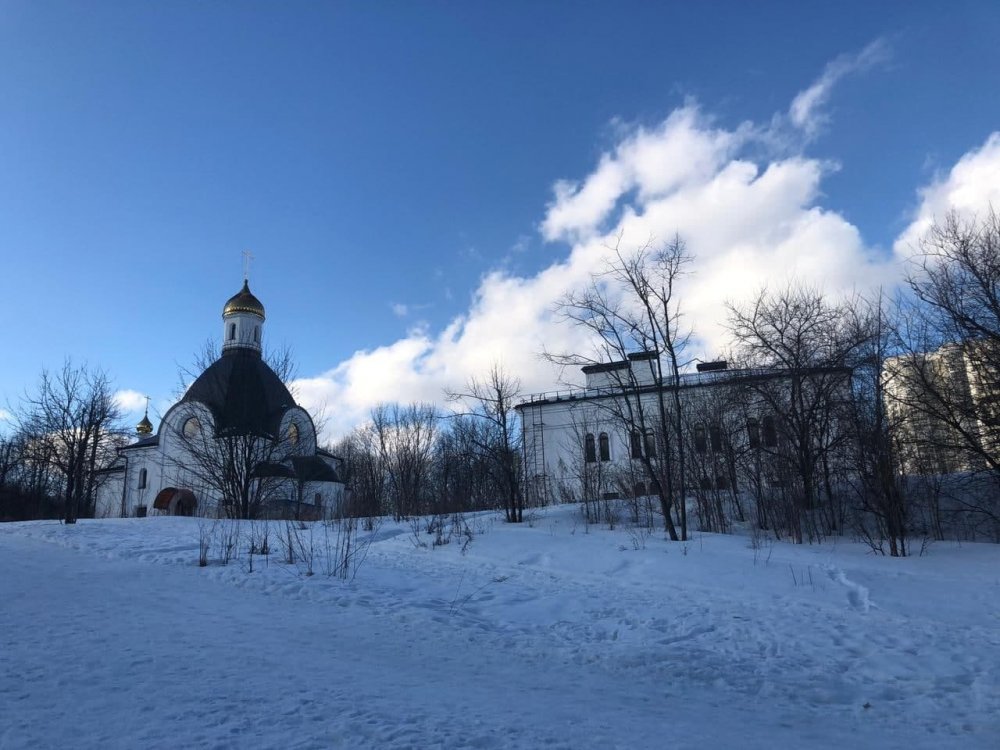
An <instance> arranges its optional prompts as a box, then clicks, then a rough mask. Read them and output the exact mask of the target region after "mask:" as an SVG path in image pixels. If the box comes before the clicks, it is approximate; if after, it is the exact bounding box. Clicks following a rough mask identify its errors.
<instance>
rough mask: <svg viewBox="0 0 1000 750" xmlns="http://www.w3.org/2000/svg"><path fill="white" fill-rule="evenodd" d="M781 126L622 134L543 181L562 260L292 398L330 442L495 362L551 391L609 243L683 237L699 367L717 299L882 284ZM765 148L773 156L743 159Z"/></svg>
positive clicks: (804, 99) (800, 118)
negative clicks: (555, 178) (790, 282)
mask: <svg viewBox="0 0 1000 750" xmlns="http://www.w3.org/2000/svg"><path fill="white" fill-rule="evenodd" d="M882 54H883V51H882V48H881V47H880V46H879V45H878V44H876V45H873V46H871V47H869V48H866V50H865V51H864V52H862V53H861V55H858V56H855V57H853V58H846V59H842V60H840V61H835V62H834V63H831V65H830V66H828V68H827V70H826V71H824V73H823V75H822V76H821V78H820V79H819V80H818V81H817V82H816V83H815V84H813V86H811V87H810V88H809V89H807V91H806V92H803V93H802V94H800V95H799V96H798V97H796V102H797V104H793V107H792V115H791V116H792V117H793V118H794V119H795V121H796V122H797V123H799V124H800V126H801V127H803V128H809V127H813V126H814V124H815V123H818V122H819V121H820V118H821V113H820V111H819V109H818V108H819V107H820V106H821V105H822V103H823V102H824V101H825V100H826V98H827V97H828V96H829V92H830V88H831V87H832V86H833V84H834V83H835V82H836V81H837V80H839V78H841V77H843V76H844V75H846V74H847V73H849V72H852V71H854V70H859V69H861V68H862V67H864V66H866V65H870V64H872V62H873V61H874V60H876V59H879V56H880V55H882ZM810 92H811V93H810ZM783 119H784V116H779V117H776V118H774V120H772V122H771V123H769V124H767V125H765V126H758V125H755V124H752V123H744V124H741V125H740V126H738V127H735V128H733V129H730V130H726V129H723V128H720V127H718V126H717V125H716V124H715V123H714V122H713V121H712V119H711V118H710V117H709V116H707V115H705V114H704V113H703V112H701V110H700V109H699V108H698V106H697V105H695V104H694V103H691V102H688V103H686V104H685V105H684V106H683V107H681V108H680V109H678V110H676V111H675V112H673V113H672V114H671V115H670V116H669V117H667V118H666V120H665V121H664V122H663V123H661V124H660V125H658V126H656V127H652V128H646V127H635V128H631V129H626V130H625V131H623V132H622V134H621V136H620V138H619V142H618V143H617V144H616V145H615V146H614V147H613V148H611V149H610V150H609V151H608V152H606V153H605V154H603V155H602V156H601V157H600V158H599V159H598V162H597V164H596V166H595V167H594V169H593V171H592V172H591V173H590V174H589V175H587V176H585V177H584V178H582V179H580V180H576V181H567V180H561V181H559V182H557V183H556V184H555V185H554V188H553V193H554V197H553V199H552V201H551V202H550V204H549V205H548V207H547V210H546V212H545V215H544V218H543V220H542V222H541V224H540V232H541V234H542V236H543V238H544V239H546V240H548V241H565V242H567V243H569V249H568V252H567V254H566V255H565V256H564V257H563V258H562V259H560V260H559V261H557V262H555V263H553V264H552V265H550V266H549V267H547V268H544V269H542V270H541V271H539V272H538V273H536V274H534V275H529V276H521V275H517V274H515V273H513V272H511V271H510V270H509V269H499V270H495V271H493V272H491V273H489V274H487V275H485V276H484V277H483V278H482V279H481V280H480V283H479V286H478V288H477V289H476V290H475V292H474V295H473V299H472V303H471V305H470V307H469V309H468V310H467V311H466V312H465V313H464V314H463V315H461V316H459V317H456V318H455V319H453V320H452V321H451V322H450V323H449V324H448V326H447V327H446V328H444V329H443V330H441V331H437V332H434V331H431V330H429V329H428V328H426V327H421V328H415V329H412V330H411V331H410V332H409V333H408V334H407V335H406V336H405V337H403V338H401V339H399V340H398V341H395V342H393V343H391V344H388V345H386V346H380V347H378V348H375V349H372V350H366V351H359V352H356V353H355V354H354V355H353V356H351V357H350V358H349V359H347V360H346V361H344V362H341V363H340V364H338V365H336V366H335V367H333V368H331V369H330V370H328V371H327V372H324V373H321V374H320V375H318V376H316V377H314V378H306V379H302V380H300V381H298V382H297V386H298V393H299V395H300V401H301V402H302V403H303V405H305V406H307V407H309V408H311V409H316V408H320V407H324V406H326V407H327V408H325V412H326V414H327V415H328V418H329V420H330V421H329V423H328V425H327V435H328V436H337V435H340V434H343V433H344V432H345V431H347V430H348V429H350V428H351V427H352V426H354V425H355V424H358V423H359V422H361V421H363V420H364V419H365V417H366V415H367V414H368V411H369V410H370V408H371V407H372V406H373V405H374V404H376V403H378V402H379V401H394V400H398V401H403V402H406V401H414V400H428V401H434V402H438V403H440V402H442V401H443V398H442V394H443V390H444V389H445V388H456V387H458V386H460V385H461V384H462V383H463V382H465V381H466V380H467V379H468V378H469V377H471V376H474V375H481V374H482V373H483V372H484V371H485V370H486V369H487V368H488V367H489V366H490V365H491V364H492V363H493V362H494V361H501V362H502V363H503V365H504V366H505V368H506V369H507V370H508V371H509V372H511V373H513V374H515V375H517V376H518V377H520V378H521V380H522V384H523V387H524V390H525V391H526V392H529V393H531V392H538V391H542V390H549V389H553V388H556V387H558V383H559V373H558V372H557V371H556V369H555V368H554V367H553V366H552V365H551V364H549V363H547V362H546V361H544V360H543V359H542V358H541V357H540V356H539V354H540V352H541V351H542V350H543V349H547V350H549V351H555V352H581V351H587V349H588V343H589V342H588V340H587V338H586V336H585V334H584V333H583V332H582V331H581V330H580V329H579V328H577V327H573V326H572V325H569V324H567V323H566V322H565V321H563V320H561V319H559V317H558V316H557V315H556V314H555V313H554V311H553V307H554V304H555V302H556V301H557V300H558V299H559V298H560V297H561V296H563V295H564V294H565V293H566V292H567V291H568V290H570V289H574V288H579V287H580V286H581V285H583V284H585V283H586V282H587V280H588V279H589V278H590V276H591V274H592V273H593V272H595V271H597V270H599V269H601V268H602V266H603V264H604V262H605V260H606V258H607V256H608V249H607V244H608V243H609V242H613V241H614V239H615V238H616V237H617V236H618V235H619V234H620V235H621V237H622V243H623V247H625V248H629V247H634V246H637V245H639V244H642V243H644V242H645V241H647V240H648V239H649V238H650V237H653V238H657V239H659V240H667V239H670V238H671V237H673V235H674V234H675V233H679V234H680V235H681V236H682V237H683V238H684V240H685V241H686V242H687V245H688V250H689V252H690V253H692V254H693V255H694V256H695V257H696V260H695V263H694V264H693V268H692V271H693V273H692V274H691V276H690V277H688V278H687V279H686V281H685V283H684V285H683V287H682V288H681V290H680V292H681V296H682V299H683V305H684V310H685V313H686V316H687V320H688V321H689V322H690V323H691V324H692V325H693V327H694V329H695V331H696V333H697V336H698V342H697V345H698V347H699V353H700V354H701V353H703V354H705V355H707V356H711V355H712V354H714V353H716V352H717V351H718V350H719V349H720V348H722V347H723V346H724V345H725V343H726V340H725V333H724V328H723V325H724V322H725V318H726V311H725V303H726V302H727V301H737V302H738V301H740V300H741V299H744V298H746V297H747V296H748V295H749V294H752V293H754V292H756V291H757V290H758V289H760V288H761V287H762V286H764V285H765V284H771V285H777V284H780V283H781V282H782V281H783V280H787V279H789V278H795V279H797V280H800V281H803V282H807V283H812V284H815V285H818V286H821V287H822V288H824V289H825V290H827V291H828V292H829V293H831V294H834V295H836V294H841V293H848V292H851V291H854V290H855V289H864V288H870V287H872V286H875V285H887V286H889V285H891V284H893V283H894V282H895V281H896V280H897V279H898V275H899V268H898V264H897V262H896V258H895V257H894V256H892V255H889V254H887V253H885V252H882V251H878V250H875V249H873V248H871V247H868V246H867V245H866V244H865V243H864V241H863V239H862V237H861V236H860V233H859V232H858V230H857V228H856V227H854V226H853V225H852V224H851V223H850V222H848V221H847V220H846V219H845V218H844V217H843V216H841V215H840V214H838V213H837V212H836V211H832V210H829V209H827V208H824V207H823V206H822V205H820V203H821V199H822V192H821V183H822V181H823V179H824V178H825V176H826V175H828V174H829V173H830V172H831V170H833V169H835V166H834V165H832V164H830V163H829V162H826V161H823V160H818V159H814V158H810V157H808V156H806V155H804V154H802V153H800V152H798V151H797V149H796V143H799V144H800V143H801V140H802V139H801V134H798V135H793V134H789V131H788V130H787V122H782V120H783ZM776 146H777V147H776ZM987 146H988V147H989V148H987V147H984V148H983V149H981V150H980V152H976V154H973V155H970V157H967V158H966V159H963V161H962V162H960V163H959V165H958V166H956V170H953V175H954V174H955V173H956V172H958V173H960V174H961V175H975V176H976V177H975V178H974V179H973V178H972V177H971V176H970V177H968V178H967V179H966V178H963V179H962V180H960V181H956V182H955V184H954V190H952V187H950V186H951V185H952V181H948V180H945V181H942V182H941V183H940V184H938V183H936V184H935V185H934V186H931V187H930V188H928V189H927V190H926V191H925V192H924V193H923V195H924V198H925V203H933V202H934V201H936V200H937V196H938V195H939V192H940V191H944V192H946V193H948V195H947V196H946V197H945V198H944V199H942V200H945V202H949V201H952V200H953V196H952V195H951V192H955V191H957V192H956V195H958V196H961V195H962V194H963V193H962V188H961V185H965V184H966V183H968V182H972V181H977V182H978V181H980V180H981V181H983V183H984V184H985V183H986V182H988V177H989V175H990V174H994V175H995V172H990V170H989V168H987V167H983V166H982V165H981V164H980V162H979V158H986V157H985V156H983V154H984V153H985V152H987V151H989V153H990V154H993V153H994V151H996V152H1000V138H991V140H990V141H988V143H987ZM762 152H763V153H769V154H771V156H770V157H769V158H768V159H767V160H764V161H759V160H757V159H753V158H751V153H755V154H759V153H762ZM977 155H978V156H977ZM993 158H994V157H993V156H990V159H989V160H990V163H994V162H993ZM996 158H997V159H1000V154H998V155H997V156H996ZM959 167H961V169H959ZM959 183H961V185H960V184H959ZM991 184H993V185H998V184H1000V180H996V179H994V180H993V182H992V183H991ZM949 191H951V192H949ZM569 375H571V376H575V377H576V378H578V377H579V374H578V373H570V374H569Z"/></svg>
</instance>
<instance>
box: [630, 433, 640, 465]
mask: <svg viewBox="0 0 1000 750" xmlns="http://www.w3.org/2000/svg"><path fill="white" fill-rule="evenodd" d="M631 443H632V444H631V446H630V447H631V449H632V458H642V437H641V436H640V435H639V431H638V430H632V440H631Z"/></svg>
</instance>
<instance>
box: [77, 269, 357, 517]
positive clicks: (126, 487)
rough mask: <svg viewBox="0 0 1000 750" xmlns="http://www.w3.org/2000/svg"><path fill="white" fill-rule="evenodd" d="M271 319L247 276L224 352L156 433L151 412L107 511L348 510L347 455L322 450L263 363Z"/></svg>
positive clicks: (121, 465) (106, 486) (229, 306)
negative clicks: (344, 507) (343, 471)
mask: <svg viewBox="0 0 1000 750" xmlns="http://www.w3.org/2000/svg"><path fill="white" fill-rule="evenodd" d="M264 319H265V317H264V306H263V305H262V304H261V302H260V300H258V299H257V298H256V297H255V296H254V295H253V294H252V293H251V292H250V288H249V284H248V283H247V281H246V280H244V282H243V288H242V289H241V290H240V291H239V292H238V293H237V294H235V295H234V296H233V297H232V298H230V299H229V301H228V302H226V304H225V307H224V308H223V311H222V321H223V345H222V353H221V356H220V357H219V358H218V359H217V360H216V361H215V362H214V363H212V364H211V365H210V366H209V367H208V368H206V369H205V371H204V372H203V373H201V375H199V376H198V378H197V379H196V380H195V381H194V382H193V383H191V385H190V387H189V388H188V389H187V391H186V392H185V394H184V396H183V397H182V398H181V400H180V401H179V402H177V403H176V404H174V405H173V406H172V407H171V408H170V409H169V410H168V411H167V413H166V414H165V415H164V416H163V419H162V421H161V422H160V425H159V429H158V430H157V431H156V432H155V433H154V432H153V425H152V423H151V422H150V421H149V416H148V412H147V414H146V416H144V417H143V419H142V421H141V422H140V423H139V424H138V425H137V427H136V433H137V439H136V441H135V442H134V443H132V444H131V445H128V446H126V447H125V448H123V449H122V450H121V451H120V457H119V460H118V462H117V463H116V464H115V466H114V467H112V468H111V469H110V470H109V472H108V473H109V474H110V476H108V477H107V481H105V482H104V483H103V484H102V487H101V491H100V493H99V496H98V499H97V515H98V516H105V517H106V516H143V515H152V514H168V515H195V514H197V515H210V516H214V515H224V514H227V513H228V514H230V515H247V514H249V515H252V516H258V515H263V516H295V517H307V518H317V517H322V516H326V515H329V514H331V513H334V512H336V511H337V510H338V509H339V507H340V504H341V503H342V501H343V496H344V485H343V483H342V482H341V481H340V478H339V475H340V472H341V466H340V459H338V458H337V457H335V456H333V455H332V454H330V453H328V452H326V451H324V450H323V449H321V448H319V447H318V445H317V442H316V428H315V425H314V424H313V421H312V418H311V417H310V416H309V413H308V412H307V411H306V410H305V409H303V408H302V407H300V406H299V405H298V404H296V403H295V399H294V398H293V397H292V394H291V393H289V391H288V388H287V387H286V386H285V384H284V383H283V382H282V381H281V379H280V378H279V377H278V375H277V374H276V373H275V372H274V370H272V369H271V367H270V366H268V364H267V363H266V362H265V361H264V359H263V357H262V355H261V342H262V338H263V325H264Z"/></svg>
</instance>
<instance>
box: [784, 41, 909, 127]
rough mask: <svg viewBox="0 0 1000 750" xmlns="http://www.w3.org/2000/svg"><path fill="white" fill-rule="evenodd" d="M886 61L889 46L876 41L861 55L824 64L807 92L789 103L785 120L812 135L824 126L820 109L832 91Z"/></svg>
mask: <svg viewBox="0 0 1000 750" xmlns="http://www.w3.org/2000/svg"><path fill="white" fill-rule="evenodd" d="M888 59H889V45H888V44H887V43H886V42H885V40H884V39H876V40H875V41H874V42H872V43H871V44H869V45H868V46H867V47H865V48H864V49H863V50H861V52H858V53H857V54H852V55H841V56H840V57H838V58H837V59H836V60H833V61H832V62H830V63H828V64H827V66H826V68H824V70H823V74H822V75H821V76H820V77H819V78H817V79H816V81H815V82H813V84H812V85H811V86H809V87H808V88H807V89H805V90H803V91H800V92H799V93H798V95H797V96H796V97H795V98H794V99H793V100H792V105H791V107H789V109H788V117H789V119H790V120H791V122H792V124H793V125H794V126H795V127H797V128H800V129H801V130H802V131H804V132H805V134H806V135H807V136H813V135H815V134H816V133H817V132H818V131H819V130H820V129H821V128H822V127H823V125H824V124H825V123H826V122H827V116H826V113H825V111H824V110H823V107H824V106H825V105H826V103H827V101H829V99H830V92H831V91H832V90H833V87H834V86H836V85H837V83H838V82H839V81H840V80H841V79H842V78H844V77H845V76H848V75H851V74H854V73H860V72H863V71H865V70H868V69H869V68H871V67H872V66H874V65H879V64H882V63H884V62H886V61H887V60H888Z"/></svg>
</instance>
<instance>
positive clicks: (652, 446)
mask: <svg viewBox="0 0 1000 750" xmlns="http://www.w3.org/2000/svg"><path fill="white" fill-rule="evenodd" d="M646 455H647V456H648V457H649V458H656V435H654V434H653V431H652V430H646Z"/></svg>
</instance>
